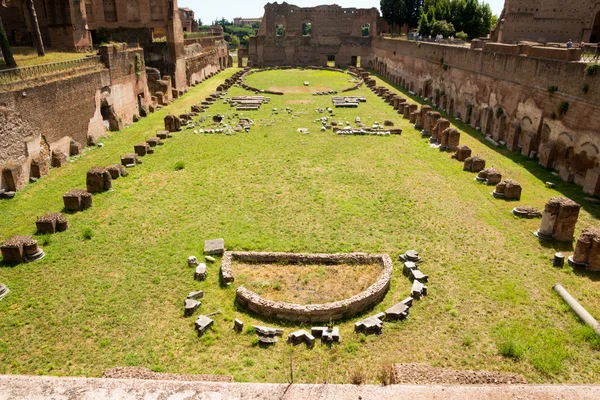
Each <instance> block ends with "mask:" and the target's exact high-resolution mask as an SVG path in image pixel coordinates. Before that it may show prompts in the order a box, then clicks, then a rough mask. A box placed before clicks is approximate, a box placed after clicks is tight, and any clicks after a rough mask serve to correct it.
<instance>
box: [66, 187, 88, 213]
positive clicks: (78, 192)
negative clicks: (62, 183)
mask: <svg viewBox="0 0 600 400" xmlns="http://www.w3.org/2000/svg"><path fill="white" fill-rule="evenodd" d="M63 202H64V205H65V209H66V210H68V211H83V210H85V209H88V208H90V207H92V195H91V193H89V192H88V191H86V190H84V189H71V190H70V191H68V192H67V193H65V194H64V195H63Z"/></svg>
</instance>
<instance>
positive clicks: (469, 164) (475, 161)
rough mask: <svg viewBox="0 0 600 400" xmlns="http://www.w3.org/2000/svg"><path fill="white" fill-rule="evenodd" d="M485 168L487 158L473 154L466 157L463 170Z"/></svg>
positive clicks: (477, 170) (470, 170)
mask: <svg viewBox="0 0 600 400" xmlns="http://www.w3.org/2000/svg"><path fill="white" fill-rule="evenodd" d="M484 168H485V160H484V159H483V158H481V157H478V156H471V157H467V158H466V159H465V163H464V165H463V171H469V172H480V171H482V170H483V169H484Z"/></svg>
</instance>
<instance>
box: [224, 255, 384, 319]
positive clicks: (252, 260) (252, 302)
mask: <svg viewBox="0 0 600 400" xmlns="http://www.w3.org/2000/svg"><path fill="white" fill-rule="evenodd" d="M234 261H235V262H242V263H248V264H280V265H282V267H284V268H285V267H286V266H288V267H289V266H292V265H299V264H313V265H314V264H320V265H337V264H359V265H360V264H362V265H371V264H377V265H379V266H381V273H380V274H379V277H378V278H377V280H376V281H375V282H374V283H373V284H372V285H371V286H369V287H368V288H367V289H366V290H364V291H362V292H360V293H358V294H356V295H354V296H352V297H350V298H347V299H344V300H339V301H335V302H331V303H324V304H306V305H305V304H295V303H287V302H281V301H274V300H269V299H264V298H262V297H261V296H260V295H259V294H258V293H256V292H253V291H251V290H249V289H247V288H245V287H244V286H240V287H238V288H237V290H236V300H237V301H238V303H239V304H240V305H242V306H243V307H245V308H246V309H248V310H250V311H252V312H255V313H257V314H259V315H262V316H265V317H270V318H277V319H283V320H288V321H300V322H328V321H334V320H339V319H343V318H347V317H350V316H352V315H354V314H357V313H360V312H361V311H364V310H365V309H367V308H369V307H370V306H372V305H374V304H376V303H378V302H380V301H381V300H382V299H383V297H384V296H385V294H386V292H387V290H388V289H389V287H390V280H391V278H392V269H393V264H392V259H391V258H390V256H389V255H387V254H366V253H340V254H296V253H274V252H252V251H250V252H245V251H228V252H225V254H224V255H223V260H222V263H221V273H222V276H223V280H224V281H225V282H226V283H232V282H233V281H234V276H233V270H232V264H233V262H234Z"/></svg>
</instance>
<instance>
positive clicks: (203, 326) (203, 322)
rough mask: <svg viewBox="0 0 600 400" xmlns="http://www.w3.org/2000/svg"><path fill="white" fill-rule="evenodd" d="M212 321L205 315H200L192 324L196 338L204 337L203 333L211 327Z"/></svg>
mask: <svg viewBox="0 0 600 400" xmlns="http://www.w3.org/2000/svg"><path fill="white" fill-rule="evenodd" d="M213 324H214V321H213V320H212V319H210V318H208V317H207V316H206V315H201V316H199V317H198V319H197V320H196V322H194V327H195V328H196V331H198V336H202V335H204V333H205V332H206V331H207V330H208V329H209V328H210V327H211V326H213Z"/></svg>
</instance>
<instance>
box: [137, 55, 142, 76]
mask: <svg viewBox="0 0 600 400" xmlns="http://www.w3.org/2000/svg"><path fill="white" fill-rule="evenodd" d="M135 74H136V76H138V77H139V76H140V75H142V57H141V56H140V53H135Z"/></svg>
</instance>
